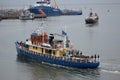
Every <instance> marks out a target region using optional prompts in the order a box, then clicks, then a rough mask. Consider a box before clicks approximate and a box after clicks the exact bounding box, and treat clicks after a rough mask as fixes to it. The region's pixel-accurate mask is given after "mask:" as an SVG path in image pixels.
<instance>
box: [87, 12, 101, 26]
mask: <svg viewBox="0 0 120 80" xmlns="http://www.w3.org/2000/svg"><path fill="white" fill-rule="evenodd" d="M98 20H99V17H98V15H97V13H94V14H93V13H92V12H91V13H90V15H89V17H87V18H86V19H85V23H86V24H95V23H97V22H98Z"/></svg>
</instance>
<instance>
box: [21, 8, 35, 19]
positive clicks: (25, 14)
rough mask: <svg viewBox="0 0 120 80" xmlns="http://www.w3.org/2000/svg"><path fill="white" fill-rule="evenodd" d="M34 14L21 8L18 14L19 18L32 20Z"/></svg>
mask: <svg viewBox="0 0 120 80" xmlns="http://www.w3.org/2000/svg"><path fill="white" fill-rule="evenodd" d="M34 18H35V17H34V14H33V13H30V12H29V10H22V11H21V12H20V15H19V19H20V20H33V19H34Z"/></svg>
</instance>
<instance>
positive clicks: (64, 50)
mask: <svg viewBox="0 0 120 80" xmlns="http://www.w3.org/2000/svg"><path fill="white" fill-rule="evenodd" d="M15 45H16V50H17V56H18V57H22V58H24V59H29V60H32V61H35V62H38V63H47V64H50V65H58V66H63V67H72V68H98V66H99V65H100V60H99V55H97V54H95V55H91V56H88V55H85V54H83V53H82V51H80V50H76V49H74V45H73V44H71V43H70V40H69V39H68V34H67V33H66V31H64V30H62V31H61V34H58V33H54V34H53V33H52V34H48V33H47V32H45V31H44V30H36V31H34V32H33V33H32V34H31V35H30V38H27V39H26V40H25V41H16V42H15Z"/></svg>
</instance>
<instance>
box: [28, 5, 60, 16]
mask: <svg viewBox="0 0 120 80" xmlns="http://www.w3.org/2000/svg"><path fill="white" fill-rule="evenodd" d="M40 9H41V10H42V11H43V12H44V13H45V14H46V16H59V15H61V10H60V9H55V8H53V7H49V6H36V7H31V8H29V11H30V12H31V13H34V14H41V13H40V12H39V10H40Z"/></svg>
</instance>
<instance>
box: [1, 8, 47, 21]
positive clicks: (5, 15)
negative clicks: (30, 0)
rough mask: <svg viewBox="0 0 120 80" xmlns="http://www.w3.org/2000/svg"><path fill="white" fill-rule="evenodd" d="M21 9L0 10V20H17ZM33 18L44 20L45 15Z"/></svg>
mask: <svg viewBox="0 0 120 80" xmlns="http://www.w3.org/2000/svg"><path fill="white" fill-rule="evenodd" d="M21 11H23V9H0V20H2V19H19V15H20V13H21ZM35 18H46V16H45V15H35Z"/></svg>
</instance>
